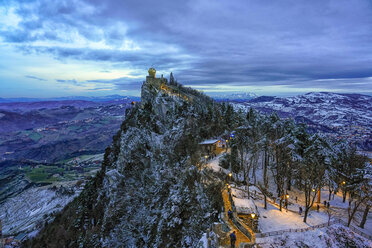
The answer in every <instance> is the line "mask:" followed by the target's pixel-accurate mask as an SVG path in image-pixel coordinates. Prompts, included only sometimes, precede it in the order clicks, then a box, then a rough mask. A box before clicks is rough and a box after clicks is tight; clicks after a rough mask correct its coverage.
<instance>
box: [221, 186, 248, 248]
mask: <svg viewBox="0 0 372 248" xmlns="http://www.w3.org/2000/svg"><path fill="white" fill-rule="evenodd" d="M222 198H223V202H224V205H225V213H224V214H225V219H226V220H228V222H229V224H230V227H232V228H233V230H231V232H232V231H235V234H236V243H235V247H239V245H240V243H249V242H250V239H249V238H248V237H247V236H245V235H244V234H243V233H242V232H241V231H240V230H239V229H238V228H236V227H235V225H234V223H233V222H232V221H231V220H230V219H229V217H228V215H227V211H229V209H232V208H231V203H230V200H229V193H228V192H227V189H224V190H223V192H222ZM229 234H230V233H229ZM227 241H228V244H221V245H224V246H225V247H230V236H229V239H227Z"/></svg>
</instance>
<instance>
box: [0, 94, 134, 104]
mask: <svg viewBox="0 0 372 248" xmlns="http://www.w3.org/2000/svg"><path fill="white" fill-rule="evenodd" d="M123 99H132V100H133V101H139V100H140V99H141V98H140V97H137V96H121V95H109V96H66V97H51V98H27V97H17V98H0V103H15V102H47V101H79V100H80V101H91V102H106V101H115V100H123Z"/></svg>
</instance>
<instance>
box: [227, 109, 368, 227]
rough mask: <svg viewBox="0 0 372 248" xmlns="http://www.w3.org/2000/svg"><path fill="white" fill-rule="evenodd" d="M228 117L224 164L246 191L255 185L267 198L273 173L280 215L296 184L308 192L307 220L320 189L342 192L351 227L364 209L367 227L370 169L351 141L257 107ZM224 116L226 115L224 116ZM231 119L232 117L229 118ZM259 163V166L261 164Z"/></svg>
mask: <svg viewBox="0 0 372 248" xmlns="http://www.w3.org/2000/svg"><path fill="white" fill-rule="evenodd" d="M234 115H236V116H235V117H236V118H230V120H229V122H230V127H231V128H230V129H231V130H233V131H234V138H233V139H231V140H230V148H231V153H230V154H229V155H227V156H226V157H225V159H223V160H222V161H221V166H223V167H225V168H229V169H231V170H232V171H233V172H234V173H237V174H238V175H240V176H241V178H243V182H244V183H245V184H246V185H247V187H248V197H249V185H251V184H254V185H256V186H257V187H258V188H260V189H261V191H262V193H263V194H264V201H265V208H266V205H267V202H266V198H267V197H272V196H275V194H273V193H272V192H269V177H268V174H269V172H271V173H272V175H273V179H274V182H275V185H276V196H277V197H278V199H279V201H280V202H279V206H280V211H281V210H282V205H283V204H282V203H283V201H284V200H285V197H286V192H287V190H291V187H292V186H295V187H296V188H298V189H299V190H301V191H302V193H303V194H304V199H305V206H304V207H305V208H304V219H303V221H304V222H306V220H307V216H308V213H309V211H310V209H311V207H312V206H313V204H314V201H315V198H316V196H317V193H318V190H320V189H321V188H323V187H327V188H328V189H329V200H330V199H331V195H332V193H335V192H340V191H341V192H342V195H343V202H345V201H346V196H347V195H349V206H350V207H349V208H348V225H350V223H351V220H352V219H353V217H354V215H355V213H356V211H357V210H358V209H359V208H360V207H361V206H362V205H364V206H365V210H364V214H363V219H362V221H361V223H360V226H361V227H362V228H363V227H364V224H365V222H366V218H367V215H368V211H369V209H370V206H371V189H372V187H371V186H372V180H371V177H372V171H371V166H370V165H369V164H368V158H367V157H366V156H363V155H360V154H358V152H357V150H356V147H354V146H352V145H350V144H348V142H347V141H339V140H330V139H329V138H326V137H325V136H322V135H321V134H318V133H310V132H309V131H308V129H307V127H306V125H305V124H296V123H295V122H294V120H293V119H281V118H279V116H278V115H277V113H272V114H270V115H262V114H259V113H258V112H256V111H255V110H253V109H250V110H249V111H248V113H243V112H242V111H237V112H236V111H235V112H234ZM225 118H226V116H225ZM227 118H228V117H227ZM259 162H261V163H259ZM259 164H261V166H262V170H263V182H258V180H257V173H256V170H257V169H258V165H259Z"/></svg>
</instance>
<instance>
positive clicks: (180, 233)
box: [27, 77, 220, 247]
mask: <svg viewBox="0 0 372 248" xmlns="http://www.w3.org/2000/svg"><path fill="white" fill-rule="evenodd" d="M166 83H167V82H166V80H165V79H163V78H159V79H157V78H153V77H147V79H146V82H144V83H143V85H142V89H141V105H134V106H133V108H132V109H130V110H129V111H128V112H127V113H126V117H125V121H124V122H123V123H122V125H121V128H120V130H119V131H118V133H117V135H115V136H114V138H113V143H112V145H111V146H110V147H108V148H107V149H106V153H105V157H104V162H103V165H102V169H101V171H99V172H98V173H97V176H96V177H95V178H94V179H92V181H91V182H89V183H87V186H86V187H85V189H84V190H83V192H82V193H81V195H80V196H78V197H77V198H76V199H75V200H74V201H73V202H72V203H71V204H69V205H68V206H67V207H66V208H65V209H64V210H63V212H62V213H61V214H60V215H59V216H58V218H56V219H55V221H54V222H52V223H50V224H48V225H47V226H46V228H45V229H44V230H43V231H42V232H40V234H39V235H38V236H37V237H36V238H35V239H34V240H33V241H32V243H31V244H28V246H27V247H46V246H48V247H198V246H199V245H198V242H199V240H200V237H201V234H202V233H203V232H204V231H205V230H206V229H207V228H208V227H210V225H211V223H212V222H213V221H214V220H213V218H211V215H214V214H215V213H216V212H215V210H214V209H220V208H219V207H216V208H214V207H213V204H212V201H211V199H212V198H211V197H210V196H208V194H209V193H208V192H210V191H207V190H206V187H205V185H203V183H202V181H203V180H201V179H200V178H201V176H202V175H201V174H200V172H199V171H198V169H197V167H196V164H197V162H196V159H197V158H199V159H200V156H198V155H197V144H198V143H199V142H200V139H201V136H200V135H201V134H202V131H201V128H200V127H202V126H207V127H208V126H210V125H211V124H213V123H214V122H213V121H212V120H210V121H209V122H206V121H205V119H204V118H203V116H205V113H206V112H207V106H206V104H205V103H206V102H211V101H212V100H211V99H209V98H208V97H206V96H205V95H204V96H203V95H201V94H200V93H199V92H197V91H194V90H192V89H187V88H184V87H182V86H181V85H179V84H178V85H175V86H174V87H173V88H172V91H171V90H170V88H171V87H168V88H166V87H165V85H166ZM162 87H163V88H162ZM176 90H179V92H180V93H179V94H176V93H177V92H176ZM182 92H185V94H188V95H190V96H191V95H193V96H194V97H195V98H198V100H199V101H194V102H191V101H188V100H186V99H185V98H184V97H180V94H181V93H182ZM196 102H197V103H198V104H196ZM210 106H213V105H211V104H210ZM213 130H214V129H213ZM212 135H213V134H212ZM214 135H215V134H214ZM211 189H217V191H218V188H217V187H214V186H213V187H211ZM215 194H216V192H212V193H211V195H215ZM217 194H218V192H217ZM55 233H58V234H59V235H58V236H56V235H54V234H55ZM46 244H48V245H46Z"/></svg>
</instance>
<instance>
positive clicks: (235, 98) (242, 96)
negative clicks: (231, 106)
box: [211, 92, 258, 102]
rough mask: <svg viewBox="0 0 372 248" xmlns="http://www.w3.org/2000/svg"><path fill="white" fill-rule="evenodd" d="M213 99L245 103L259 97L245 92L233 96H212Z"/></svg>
mask: <svg viewBox="0 0 372 248" xmlns="http://www.w3.org/2000/svg"><path fill="white" fill-rule="evenodd" d="M211 97H212V98H213V99H215V100H216V101H234V102H244V101H247V100H251V99H255V98H257V97H258V96H257V95H256V94H255V93H251V92H243V93H233V94H211Z"/></svg>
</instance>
